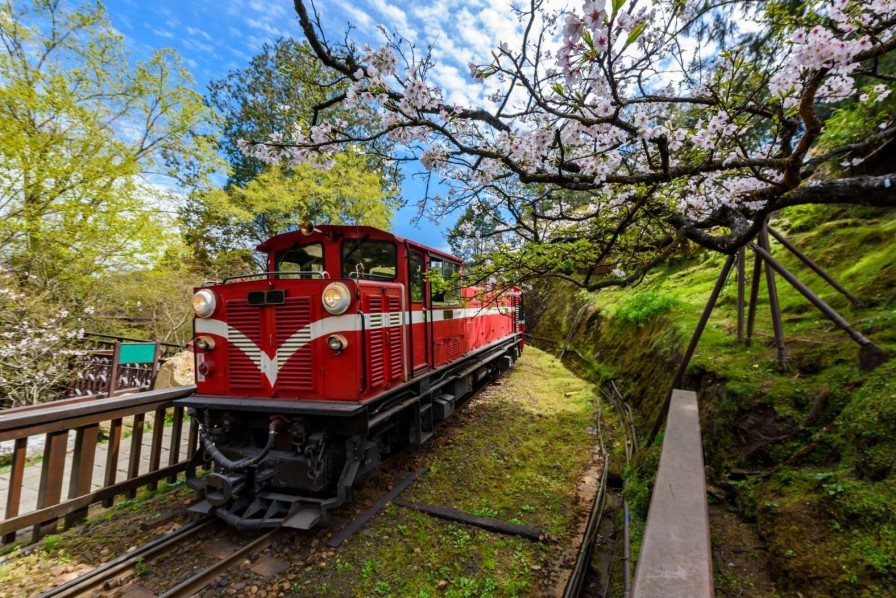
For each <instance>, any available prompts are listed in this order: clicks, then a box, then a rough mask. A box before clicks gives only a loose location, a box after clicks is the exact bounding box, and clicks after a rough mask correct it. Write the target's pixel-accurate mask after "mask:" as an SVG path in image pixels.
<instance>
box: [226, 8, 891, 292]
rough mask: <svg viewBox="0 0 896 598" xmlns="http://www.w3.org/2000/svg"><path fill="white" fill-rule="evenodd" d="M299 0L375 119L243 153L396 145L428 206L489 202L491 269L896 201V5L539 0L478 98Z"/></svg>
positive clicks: (565, 265)
mask: <svg viewBox="0 0 896 598" xmlns="http://www.w3.org/2000/svg"><path fill="white" fill-rule="evenodd" d="M295 9H296V12H297V14H298V18H299V23H300V25H301V28H302V30H303V32H304V34H305V36H306V38H307V41H308V43H309V45H310V46H311V48H312V49H313V51H314V52H315V54H316V55H317V57H318V58H319V59H320V60H321V62H322V63H323V64H324V65H325V66H327V67H328V68H329V69H330V70H331V71H332V72H333V73H334V74H335V75H334V77H335V78H336V79H339V80H342V81H346V82H348V83H349V86H348V88H347V89H346V91H345V92H344V93H343V94H341V95H340V96H338V97H337V98H332V99H330V100H329V102H330V103H333V102H340V103H341V104H342V105H343V107H344V108H348V109H351V108H352V107H356V106H362V105H363V106H366V107H370V106H372V107H374V108H375V109H376V113H377V114H378V115H379V118H380V123H379V125H380V126H379V128H378V129H377V130H375V131H373V132H372V133H369V134H366V135H365V136H363V137H361V136H358V135H357V134H356V133H354V132H353V130H352V129H351V127H349V126H347V124H346V123H345V122H343V121H341V120H339V119H333V120H327V121H316V122H313V123H311V125H310V126H308V127H307V128H302V127H299V126H297V127H295V128H294V129H293V130H289V131H283V132H282V133H278V134H276V135H274V136H272V137H271V138H269V139H248V140H244V141H243V142H242V145H243V149H244V151H246V152H247V153H249V154H250V155H252V156H254V157H256V158H260V159H262V160H265V161H267V162H272V163H274V162H281V161H285V162H288V163H292V164H296V163H305V162H312V163H316V164H320V165H322V166H323V167H326V165H327V162H328V160H329V159H330V156H332V155H334V154H335V153H336V152H338V151H340V149H342V148H344V147H345V146H347V145H357V144H365V143H372V142H375V141H377V140H380V139H384V138H386V139H389V140H391V141H394V142H396V143H397V144H399V147H400V150H401V151H400V152H399V153H398V154H397V155H396V157H395V160H396V161H402V160H419V163H420V164H421V166H422V168H423V169H425V171H426V172H427V173H428V175H429V176H430V177H433V178H435V179H437V180H440V181H442V182H444V183H447V186H448V189H449V191H448V192H447V194H445V195H444V196H439V195H432V196H429V197H427V198H425V199H424V200H423V202H421V206H420V207H421V211H432V212H434V213H436V214H445V213H447V212H450V211H452V210H467V209H468V208H471V207H472V209H474V210H475V213H477V214H488V215H489V217H490V221H491V222H493V223H494V225H495V226H494V227H492V230H493V231H494V234H495V235H499V236H500V239H501V241H500V242H499V243H496V245H497V247H496V251H492V252H489V253H488V255H487V259H486V262H487V264H486V265H490V266H491V268H492V274H495V273H497V272H503V271H506V270H510V269H513V268H517V271H516V275H517V279H519V278H527V277H529V276H536V275H547V274H550V275H561V276H567V277H569V278H570V279H571V280H574V281H575V282H576V283H577V284H580V285H582V286H584V287H586V288H590V289H594V288H599V287H601V286H606V285H611V284H626V283H629V282H632V281H634V280H637V278H638V277H640V276H642V275H643V273H644V272H646V270H648V269H649V268H650V267H651V266H653V265H654V264H656V263H657V262H659V261H661V260H662V259H664V258H665V256H666V255H668V254H669V253H670V252H672V251H674V250H675V248H676V247H678V246H679V245H680V244H681V243H682V242H683V241H684V240H690V241H692V242H694V243H696V244H698V245H700V246H703V247H705V248H709V249H711V250H715V251H720V252H723V253H727V254H733V253H735V252H737V251H738V250H739V248H741V247H743V246H744V245H746V244H747V243H750V242H751V241H752V240H753V239H754V238H755V237H756V235H757V233H758V232H759V231H760V230H761V228H762V226H763V224H764V223H765V222H766V220H767V218H768V217H769V215H770V214H772V213H774V212H776V211H779V210H783V209H786V208H788V207H791V206H796V205H802V204H829V203H852V204H863V205H869V206H893V205H896V190H894V188H893V185H894V183H896V160H894V159H893V155H894V154H893V152H894V145H896V119H894V117H893V114H894V113H896V102H894V97H893V96H892V95H891V91H892V90H893V88H894V87H896V68H894V64H896V35H894V33H896V3H894V2H893V1H892V0H833V1H830V0H809V1H807V2H803V3H788V2H778V1H758V2H747V1H745V0H743V1H732V0H655V1H653V2H639V1H638V0H611V1H610V3H609V4H608V3H606V2H605V0H587V1H586V2H584V4H582V5H581V9H579V10H552V9H551V8H550V7H549V6H548V5H547V3H546V2H545V0H531V1H530V3H529V4H528V5H527V6H526V7H525V8H522V9H518V17H519V19H520V30H521V32H522V33H521V38H520V39H519V40H516V41H514V42H512V41H511V40H496V41H497V42H498V43H496V47H495V49H494V50H493V52H492V55H491V60H490V61H487V62H485V63H473V62H471V63H470V65H469V73H470V77H471V78H472V79H473V80H475V81H478V82H481V83H482V84H483V85H486V86H488V89H489V90H490V91H491V93H490V94H489V96H488V98H487V101H485V102H483V104H482V105H481V106H457V105H449V104H448V103H447V102H446V101H445V99H444V98H445V97H446V93H445V91H444V90H442V89H440V88H439V87H438V86H436V85H435V84H434V83H433V82H432V78H433V77H432V76H431V72H432V70H433V66H434V63H433V60H432V58H431V55H430V54H429V53H426V52H424V53H420V52H419V50H418V49H417V48H415V47H414V46H413V45H412V44H410V43H409V42H407V41H406V40H403V39H401V38H400V37H390V38H389V39H388V40H387V42H386V43H385V44H384V45H383V46H382V47H378V48H371V47H367V46H365V47H363V48H358V47H356V46H355V45H353V44H351V43H350V42H341V43H337V44H334V43H331V42H330V41H329V40H328V38H327V36H326V35H325V34H324V32H323V30H322V28H321V25H320V22H321V21H320V17H319V15H317V14H316V13H309V10H308V5H307V4H306V2H305V1H304V0H295ZM737 23H740V24H741V25H747V26H746V27H742V28H741V29H742V30H741V31H738V30H737V28H736V26H735V24H737ZM508 233H509V234H508ZM520 267H522V268H523V270H522V271H521V270H520V269H519V268H520Z"/></svg>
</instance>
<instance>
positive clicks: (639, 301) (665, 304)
mask: <svg viewBox="0 0 896 598" xmlns="http://www.w3.org/2000/svg"><path fill="white" fill-rule="evenodd" d="M678 304H679V301H678V300H677V299H675V297H672V296H670V295H664V294H662V293H656V292H654V291H644V292H641V293H638V294H637V295H633V296H632V297H631V298H629V299H626V300H625V301H623V302H622V304H620V305H619V307H618V308H616V311H615V312H614V313H613V317H614V318H616V319H617V320H620V321H622V322H628V323H629V324H634V325H636V326H640V325H642V324H644V323H646V322H649V321H650V320H653V319H655V318H658V317H660V316H661V315H663V314H664V313H666V312H668V311H670V310H672V309H673V308H674V307H675V306H676V305H678Z"/></svg>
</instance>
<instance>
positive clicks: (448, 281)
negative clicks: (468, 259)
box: [429, 258, 460, 305]
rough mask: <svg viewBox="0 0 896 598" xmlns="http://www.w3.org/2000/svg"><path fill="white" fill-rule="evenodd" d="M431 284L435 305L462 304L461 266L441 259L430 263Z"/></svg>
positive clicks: (432, 260) (435, 259) (433, 259)
mask: <svg viewBox="0 0 896 598" xmlns="http://www.w3.org/2000/svg"><path fill="white" fill-rule="evenodd" d="M429 283H430V288H431V291H432V300H433V302H434V303H445V304H448V305H457V304H458V303H460V264H459V263H457V262H452V261H449V260H442V259H440V258H432V259H431V260H430V262H429Z"/></svg>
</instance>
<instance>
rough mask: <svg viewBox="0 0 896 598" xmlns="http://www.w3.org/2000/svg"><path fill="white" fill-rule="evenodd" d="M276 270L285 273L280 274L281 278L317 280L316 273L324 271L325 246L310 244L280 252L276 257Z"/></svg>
mask: <svg viewBox="0 0 896 598" xmlns="http://www.w3.org/2000/svg"><path fill="white" fill-rule="evenodd" d="M274 270H275V271H276V272H281V273H285V274H280V275H279V277H280V278H316V276H315V273H316V272H323V270H324V246H323V245H322V244H320V243H309V244H308V245H303V246H301V247H290V248H289V249H284V250H283V251H278V252H277V254H276V256H275V257H274ZM290 272H295V274H289V273H290Z"/></svg>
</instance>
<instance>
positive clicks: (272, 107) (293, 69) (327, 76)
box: [207, 38, 395, 187]
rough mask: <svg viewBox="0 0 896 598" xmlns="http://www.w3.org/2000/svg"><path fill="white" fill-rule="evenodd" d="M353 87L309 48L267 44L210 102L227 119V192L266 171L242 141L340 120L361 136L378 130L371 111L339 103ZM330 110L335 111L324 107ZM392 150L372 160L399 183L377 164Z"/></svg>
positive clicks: (214, 89)
mask: <svg viewBox="0 0 896 598" xmlns="http://www.w3.org/2000/svg"><path fill="white" fill-rule="evenodd" d="M348 83H349V82H348V80H347V79H346V78H345V77H343V76H341V75H339V74H338V73H335V72H334V71H330V70H328V69H327V68H326V67H324V66H323V65H321V63H320V61H319V60H318V59H317V57H316V56H315V55H314V53H313V52H312V51H311V49H310V48H309V47H308V45H307V44H304V43H299V42H297V41H295V40H292V39H283V38H281V39H278V40H277V41H276V42H274V43H273V44H265V45H264V46H263V47H262V51H261V53H259V54H258V55H256V56H255V57H253V58H252V60H251V61H250V62H249V66H247V67H246V68H244V69H235V70H232V71H230V72H229V73H228V74H227V76H225V77H223V78H222V79H219V80H217V81H212V82H211V83H210V84H209V89H208V94H207V101H208V104H209V105H210V106H211V107H212V108H214V109H215V110H216V111H217V113H218V114H219V115H220V117H221V134H220V138H219V140H218V143H219V145H220V148H221V151H222V152H223V153H224V155H225V156H226V158H227V161H228V162H229V163H230V168H231V172H230V178H229V179H228V184H227V186H228V187H230V186H234V185H236V186H243V185H246V184H247V183H248V182H249V181H251V180H253V179H255V178H256V177H257V176H259V175H260V174H261V173H262V172H264V171H265V168H266V166H265V164H264V162H262V161H260V160H258V159H256V158H252V157H249V156H247V155H245V154H244V153H243V151H242V150H241V148H240V140H267V139H268V138H270V136H271V135H273V134H279V133H282V132H283V131H284V130H287V129H292V127H294V126H296V125H299V126H303V127H306V128H307V127H309V126H311V125H313V124H316V122H317V121H318V120H319V119H320V118H323V117H326V118H336V119H340V120H341V121H344V122H345V123H346V127H348V128H349V129H351V130H353V131H355V132H357V133H362V132H363V131H365V130H366V129H368V128H370V127H371V126H373V125H374V123H375V122H376V121H375V115H374V114H373V112H372V111H371V110H370V109H369V108H367V107H359V108H358V109H354V110H349V109H346V108H344V107H342V106H341V105H340V103H339V102H338V101H335V100H339V99H341V98H343V97H344V92H345V90H346V89H347V87H348ZM328 104H332V105H333V107H332V108H325V107H322V106H326V105H328ZM390 147H391V143H390V142H388V141H387V140H386V139H384V138H383V139H380V140H378V141H376V142H375V143H373V144H372V148H370V149H369V153H368V155H369V156H370V158H371V166H372V167H374V168H376V169H378V170H380V171H382V173H383V174H384V175H387V176H388V177H392V178H393V179H394V177H395V173H394V172H393V171H388V168H387V167H386V166H385V164H384V163H383V162H382V161H381V160H378V159H377V158H376V157H377V156H387V155H388V153H389V148H390ZM387 182H388V183H392V182H394V181H393V180H384V184H385V183H387Z"/></svg>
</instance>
